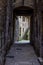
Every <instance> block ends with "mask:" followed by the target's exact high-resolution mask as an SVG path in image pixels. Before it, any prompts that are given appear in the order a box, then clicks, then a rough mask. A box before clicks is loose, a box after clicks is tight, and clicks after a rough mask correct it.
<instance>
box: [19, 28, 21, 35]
mask: <svg viewBox="0 0 43 65" xmlns="http://www.w3.org/2000/svg"><path fill="white" fill-rule="evenodd" d="M19 35H20V36H21V27H20V34H19Z"/></svg>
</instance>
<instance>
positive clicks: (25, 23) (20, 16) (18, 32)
mask: <svg viewBox="0 0 43 65" xmlns="http://www.w3.org/2000/svg"><path fill="white" fill-rule="evenodd" d="M32 13H33V10H32V9H28V8H27V7H19V8H17V9H14V11H13V19H14V43H17V44H18V43H20V44H21V43H26V44H27V43H29V44H30V42H31V38H32V34H31V31H32V25H31V22H32V20H31V19H32V18H31V17H32ZM32 24H33V23H32Z"/></svg>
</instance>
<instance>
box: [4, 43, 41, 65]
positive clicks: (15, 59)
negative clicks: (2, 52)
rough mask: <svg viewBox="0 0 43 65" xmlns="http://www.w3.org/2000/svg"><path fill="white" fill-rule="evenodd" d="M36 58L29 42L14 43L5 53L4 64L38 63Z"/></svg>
mask: <svg viewBox="0 0 43 65" xmlns="http://www.w3.org/2000/svg"><path fill="white" fill-rule="evenodd" d="M37 59H38V58H37V56H36V54H35V52H34V49H33V47H32V46H31V45H30V44H29V45H26V44H24V45H23V44H21V45H19V44H18V45H17V44H15V45H12V47H11V49H10V51H9V53H8V54H7V55H6V62H5V65H40V64H39V62H38V60H37Z"/></svg>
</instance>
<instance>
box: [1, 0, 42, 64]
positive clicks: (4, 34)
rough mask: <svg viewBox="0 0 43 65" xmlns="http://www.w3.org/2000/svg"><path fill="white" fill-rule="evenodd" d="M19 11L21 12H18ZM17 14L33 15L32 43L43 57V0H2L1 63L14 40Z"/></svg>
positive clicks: (38, 54) (39, 55)
mask: <svg viewBox="0 0 43 65" xmlns="http://www.w3.org/2000/svg"><path fill="white" fill-rule="evenodd" d="M18 11H19V12H18ZM16 15H31V23H30V25H31V36H30V38H31V44H32V45H33V47H34V48H35V51H36V53H37V56H38V57H40V58H42V59H43V0H15V1H14V0H0V64H1V65H4V61H5V59H6V53H7V51H8V49H9V48H10V46H11V44H12V43H13V41H14V27H15V25H14V24H15V22H14V21H15V20H14V18H15V16H16Z"/></svg>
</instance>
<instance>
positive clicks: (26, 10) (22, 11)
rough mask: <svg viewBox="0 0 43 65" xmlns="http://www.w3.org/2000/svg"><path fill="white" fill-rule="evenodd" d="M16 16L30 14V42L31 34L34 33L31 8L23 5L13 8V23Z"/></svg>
mask: <svg viewBox="0 0 43 65" xmlns="http://www.w3.org/2000/svg"><path fill="white" fill-rule="evenodd" d="M16 16H31V20H30V43H31V44H32V42H33V34H34V33H33V9H31V8H29V7H24V6H21V7H18V8H16V9H14V10H13V19H14V24H15V17H16ZM17 24H19V23H18V22H17ZM17 24H16V25H17ZM14 27H15V26H14ZM17 27H18V25H17ZM17 27H16V28H17ZM14 32H15V31H14ZM15 38H16V37H15Z"/></svg>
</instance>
